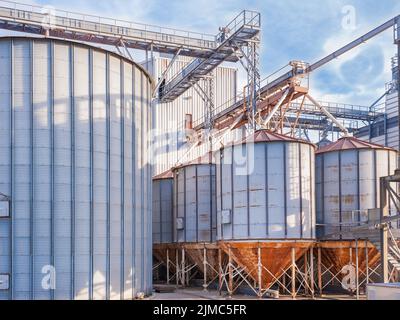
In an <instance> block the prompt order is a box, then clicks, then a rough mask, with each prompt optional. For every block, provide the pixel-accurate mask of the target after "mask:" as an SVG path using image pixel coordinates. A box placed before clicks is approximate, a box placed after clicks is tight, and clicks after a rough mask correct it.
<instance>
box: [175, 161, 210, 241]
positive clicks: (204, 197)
mask: <svg viewBox="0 0 400 320" xmlns="http://www.w3.org/2000/svg"><path fill="white" fill-rule="evenodd" d="M215 187H216V186H215V165H214V164H212V161H211V154H209V155H207V156H205V157H203V158H200V159H198V160H195V161H192V162H190V163H187V164H185V165H182V166H180V167H178V168H175V169H174V242H176V243H200V242H201V243H204V242H205V243H212V242H214V241H216V226H217V219H216V218H217V217H216V216H217V214H216V210H217V205H216V193H215Z"/></svg>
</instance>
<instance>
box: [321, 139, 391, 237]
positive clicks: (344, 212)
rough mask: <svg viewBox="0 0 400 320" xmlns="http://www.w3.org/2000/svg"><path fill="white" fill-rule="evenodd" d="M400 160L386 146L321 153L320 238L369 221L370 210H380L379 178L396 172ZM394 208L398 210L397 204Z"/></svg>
mask: <svg viewBox="0 0 400 320" xmlns="http://www.w3.org/2000/svg"><path fill="white" fill-rule="evenodd" d="M396 159H397V153H396V151H395V150H391V149H385V148H384V147H382V148H381V149H379V148H377V147H375V148H362V149H357V148H355V149H350V150H338V151H335V152H326V153H319V154H317V157H316V194H317V201H316V204H317V210H318V212H317V217H318V221H317V223H318V224H319V225H321V227H320V230H319V236H320V237H323V236H326V235H331V234H334V233H335V232H338V231H340V230H343V229H344V228H346V224H347V225H348V224H352V223H356V222H358V221H365V219H367V212H368V210H369V209H374V208H377V207H379V201H380V199H379V179H380V178H381V177H384V176H389V175H392V174H393V173H394V171H395V170H396V161H397V160H396ZM390 206H391V208H393V209H394V208H395V206H394V204H393V203H391V204H390ZM341 224H342V226H340V225H341ZM335 238H336V239H339V238H346V236H337V237H335Z"/></svg>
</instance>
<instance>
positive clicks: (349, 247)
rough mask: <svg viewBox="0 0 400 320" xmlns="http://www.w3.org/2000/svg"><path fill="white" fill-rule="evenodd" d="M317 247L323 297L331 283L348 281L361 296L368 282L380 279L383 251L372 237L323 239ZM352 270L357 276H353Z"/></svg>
mask: <svg viewBox="0 0 400 320" xmlns="http://www.w3.org/2000/svg"><path fill="white" fill-rule="evenodd" d="M316 249H317V251H318V255H317V268H316V269H317V275H316V276H317V279H318V281H317V289H318V292H319V295H320V296H321V297H322V296H323V295H324V293H325V292H326V291H327V289H328V287H329V286H336V287H342V286H343V285H348V286H350V287H352V290H349V292H350V295H355V296H356V298H357V299H359V297H360V292H361V290H362V289H363V288H365V287H366V285H367V284H369V283H375V282H379V279H380V273H379V271H380V268H381V264H380V261H379V260H380V254H379V252H378V251H377V250H376V248H375V247H374V246H373V245H372V244H371V243H369V242H368V241H360V240H358V241H353V240H349V241H325V242H321V243H319V244H318V245H317V248H316ZM347 266H349V267H348V269H346V270H345V269H344V268H345V267H347ZM353 268H354V269H353ZM343 271H346V272H343ZM352 271H354V278H353V277H351V273H352ZM349 276H350V277H349Z"/></svg>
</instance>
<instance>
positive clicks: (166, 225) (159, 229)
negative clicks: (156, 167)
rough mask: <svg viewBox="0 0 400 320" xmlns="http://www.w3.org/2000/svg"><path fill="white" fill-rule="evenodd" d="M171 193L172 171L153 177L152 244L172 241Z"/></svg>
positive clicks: (172, 189)
mask: <svg viewBox="0 0 400 320" xmlns="http://www.w3.org/2000/svg"><path fill="white" fill-rule="evenodd" d="M173 193H174V176H173V173H172V171H167V172H165V173H163V174H160V175H158V176H156V177H154V178H153V244H163V243H172V242H173V233H174V227H173V216H174V214H173V210H174V208H173V199H174V195H173Z"/></svg>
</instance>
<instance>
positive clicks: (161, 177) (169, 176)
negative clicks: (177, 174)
mask: <svg viewBox="0 0 400 320" xmlns="http://www.w3.org/2000/svg"><path fill="white" fill-rule="evenodd" d="M173 177H174V174H173V172H172V170H168V171H165V172H163V173H161V174H159V175H157V176H155V177H153V180H165V179H172V178H173Z"/></svg>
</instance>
